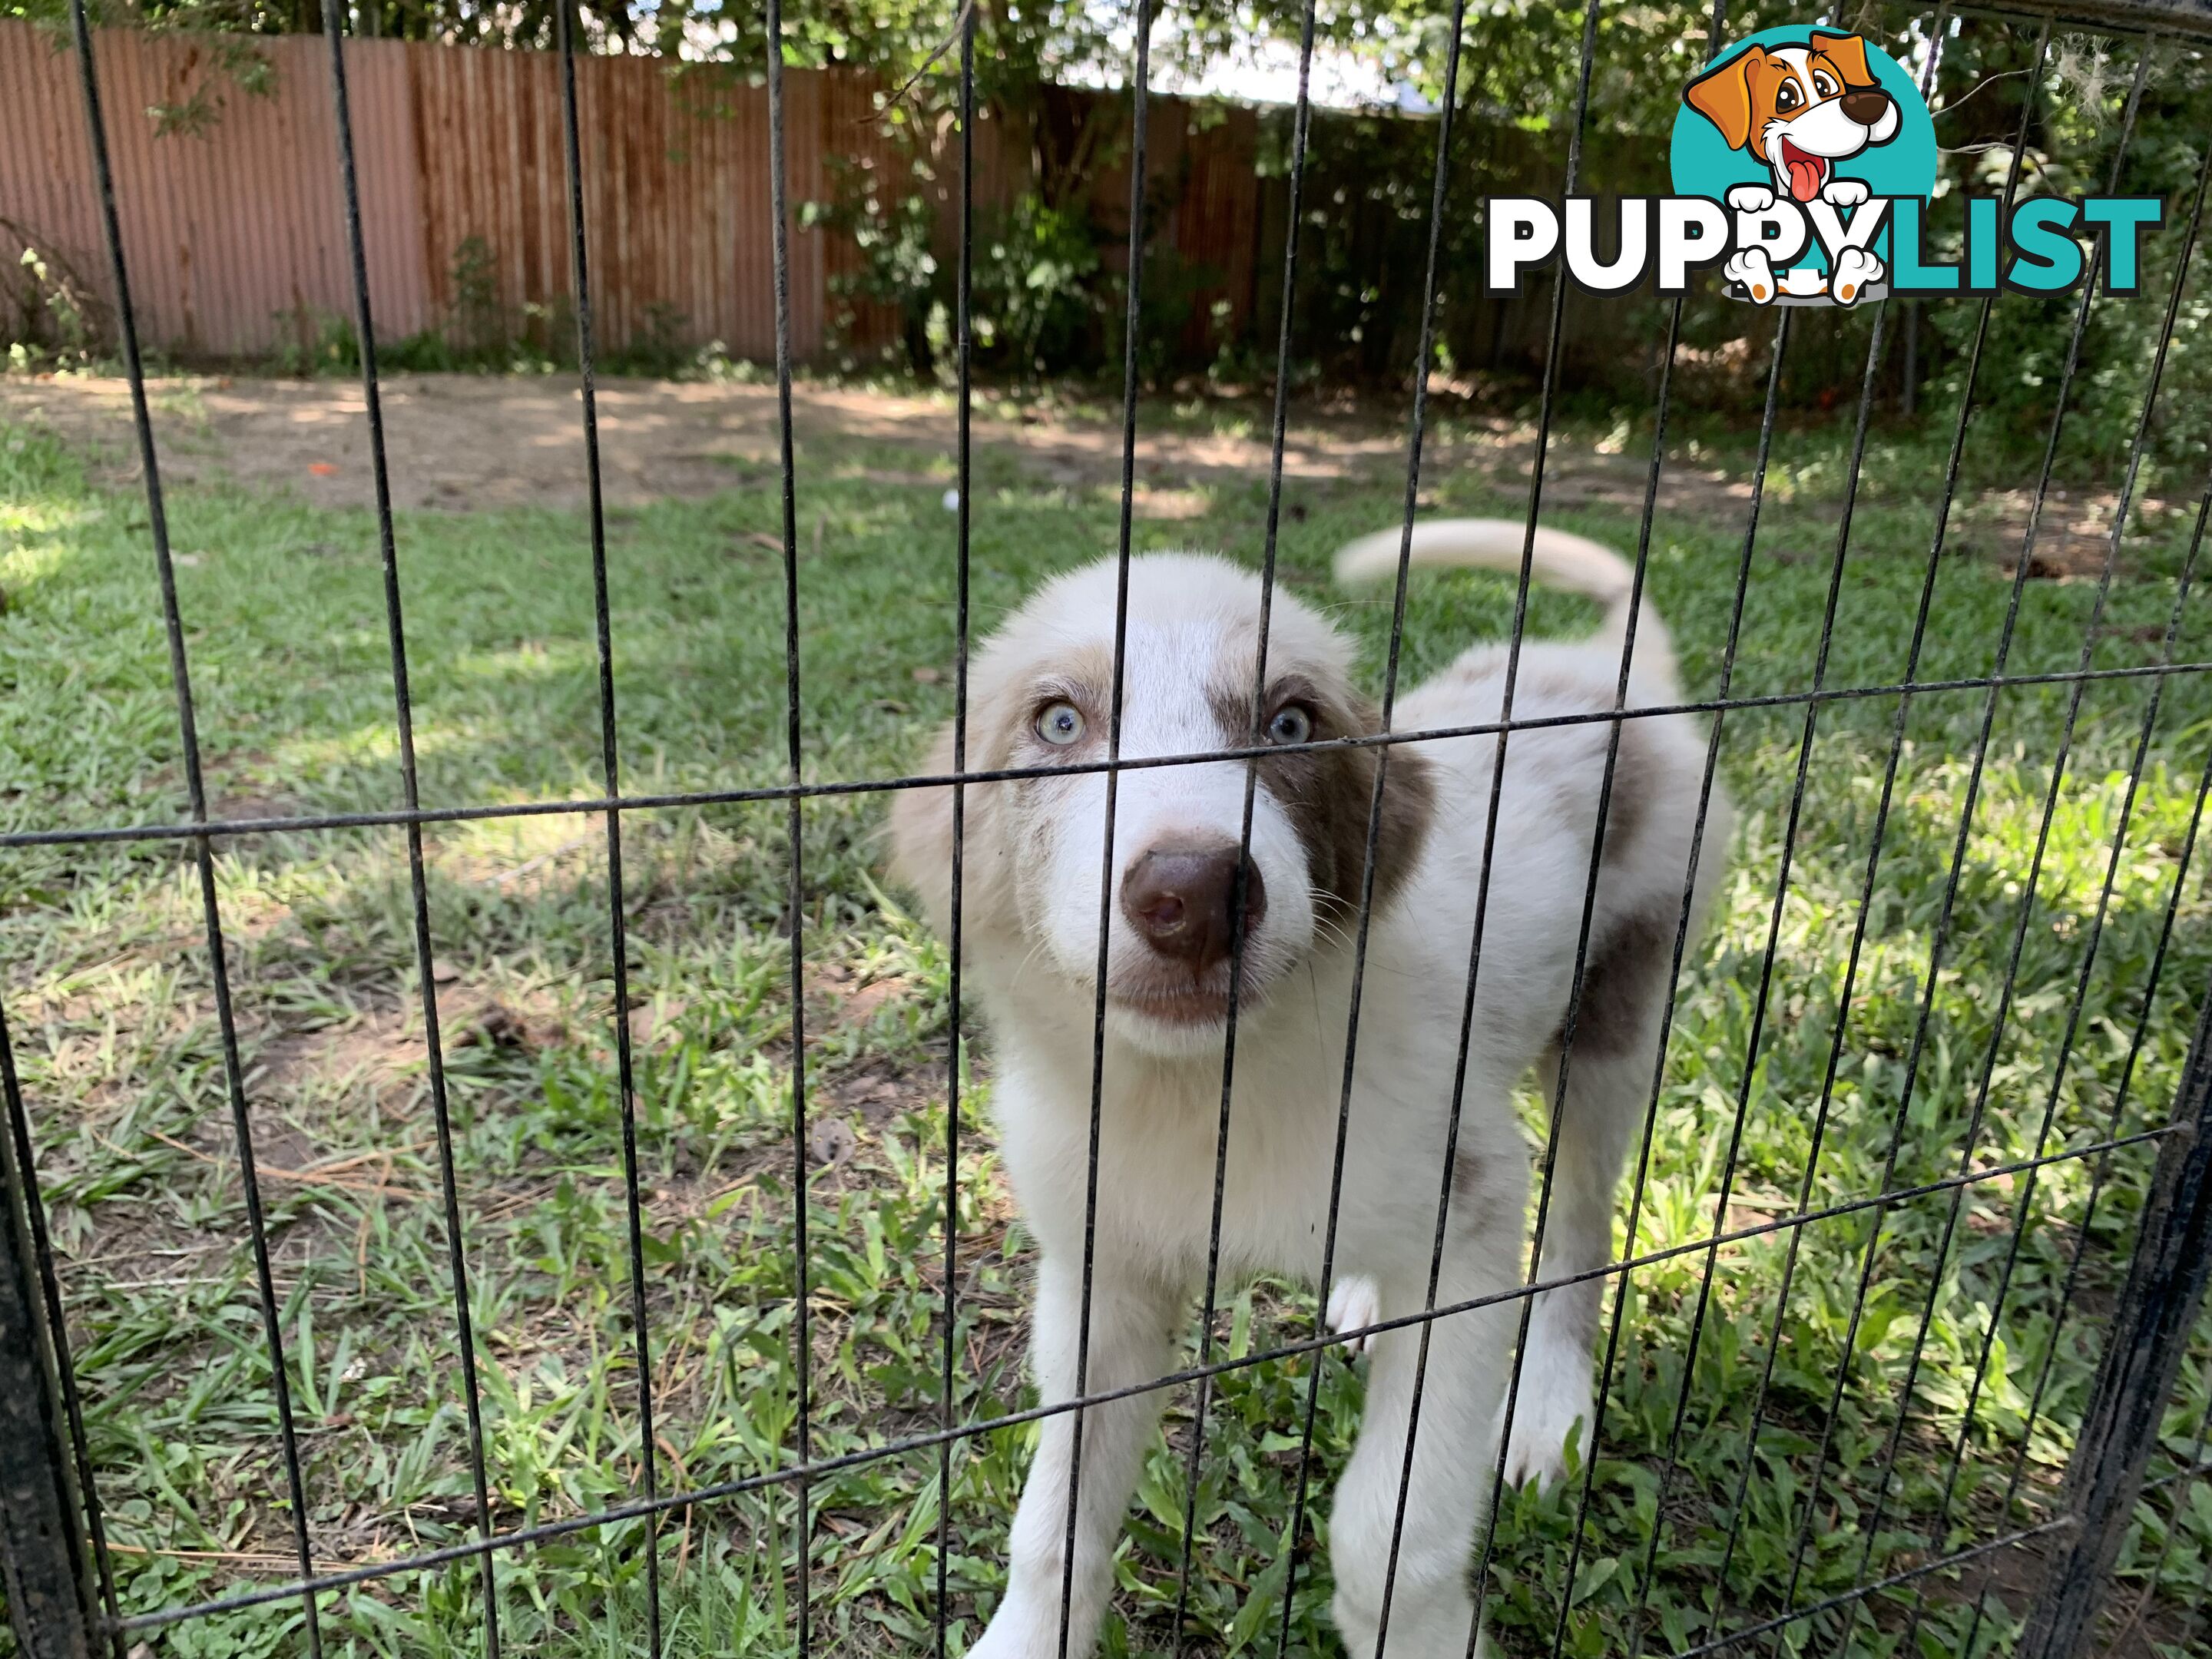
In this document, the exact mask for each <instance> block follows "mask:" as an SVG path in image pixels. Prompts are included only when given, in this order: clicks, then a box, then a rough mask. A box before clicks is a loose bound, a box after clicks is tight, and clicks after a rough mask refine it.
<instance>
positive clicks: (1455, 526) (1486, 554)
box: [1336, 519, 1675, 696]
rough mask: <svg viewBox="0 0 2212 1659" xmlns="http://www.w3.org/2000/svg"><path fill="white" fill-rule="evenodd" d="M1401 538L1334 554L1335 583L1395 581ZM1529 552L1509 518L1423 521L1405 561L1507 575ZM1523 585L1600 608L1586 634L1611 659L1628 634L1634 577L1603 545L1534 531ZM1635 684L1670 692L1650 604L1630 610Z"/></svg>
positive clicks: (1391, 535)
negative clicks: (1599, 618) (1607, 649)
mask: <svg viewBox="0 0 2212 1659" xmlns="http://www.w3.org/2000/svg"><path fill="white" fill-rule="evenodd" d="M1403 538H1404V532H1402V531H1397V530H1378V531H1376V532H1375V533H1374V534H1373V535H1371V536H1362V537H1361V538H1359V539H1358V541H1356V542H1348V543H1346V544H1345V545H1344V546H1343V547H1341V548H1340V549H1339V550H1337V555H1336V579H1337V580H1339V581H1340V582H1346V583H1351V582H1358V581H1368V580H1373V579H1375V578H1377V577H1381V576H1389V575H1393V574H1395V573H1396V571H1397V568H1398V551H1399V549H1400V548H1401V546H1402V545H1404V539H1403ZM1526 548H1529V542H1528V526H1526V525H1524V524H1521V523H1518V522H1516V521H1515V520H1510V519H1429V520H1424V521H1422V522H1421V523H1419V524H1417V525H1415V526H1413V551H1412V555H1411V558H1410V561H1409V562H1411V563H1412V564H1413V565H1415V566H1425V567H1439V566H1441V567H1459V568H1467V569H1473V570H1496V571H1499V572H1502V573H1503V574H1506V575H1509V576H1517V575H1519V574H1521V557H1522V550H1523V549H1526ZM1528 574H1529V579H1530V580H1532V581H1536V582H1541V583H1542V584H1543V585H1544V586H1546V587H1556V588H1559V589H1560V590H1562V591H1563V592H1569V593H1580V594H1582V595H1583V596H1584V597H1585V598H1587V599H1595V600H1596V601H1597V602H1598V603H1599V604H1600V605H1603V606H1604V607H1605V620H1604V621H1603V622H1601V623H1599V624H1598V631H1597V632H1596V633H1595V635H1592V636H1591V638H1592V642H1593V643H1594V644H1610V646H1611V647H1612V648H1613V652H1614V653H1615V654H1616V655H1617V654H1618V653H1619V652H1620V648H1621V646H1622V644H1623V642H1624V641H1626V638H1627V635H1628V617H1629V613H1630V610H1631V605H1630V598H1631V596H1632V594H1633V593H1634V592H1635V586H1636V572H1635V570H1634V568H1632V566H1631V565H1630V564H1629V562H1628V561H1627V560H1626V559H1624V558H1622V557H1621V556H1620V554H1618V553H1616V552H1614V551H1613V550H1612V549H1611V548H1609V547H1607V546H1605V545H1604V544H1602V543H1599V542H1594V541H1592V540H1590V539H1589V538H1588V537H1586V536H1577V535H1574V534H1572V533H1571V532H1567V531H1565V530H1549V529H1546V528H1543V527H1541V526H1539V527H1538V529H1537V531H1536V538H1535V543H1534V547H1533V549H1530V550H1529V566H1528ZM1633 608H1634V611H1635V613H1636V660H1635V663H1634V670H1635V674H1636V678H1638V680H1640V681H1643V682H1644V683H1645V684H1649V685H1652V686H1653V687H1654V689H1660V688H1663V689H1664V690H1665V692H1666V694H1667V695H1668V696H1673V695H1674V690H1675V678H1674V640H1673V638H1672V636H1670V635H1668V632H1667V625H1666V623H1662V622H1661V621H1660V620H1659V613H1658V612H1657V611H1655V610H1653V609H1652V608H1651V602H1650V599H1644V600H1643V601H1642V602H1641V603H1640V604H1638V605H1635V606H1634V607H1633Z"/></svg>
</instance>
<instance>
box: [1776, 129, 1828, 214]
mask: <svg viewBox="0 0 2212 1659" xmlns="http://www.w3.org/2000/svg"><path fill="white" fill-rule="evenodd" d="M1782 165H1783V166H1784V167H1787V168H1788V169H1789V170H1790V194H1791V195H1792V196H1794V197H1796V198H1797V199H1798V200H1799V201H1801V202H1809V201H1811V200H1812V199H1813V198H1814V197H1816V196H1818V195H1819V194H1820V180H1821V179H1823V178H1824V177H1826V174H1827V171H1828V163H1827V161H1826V159H1825V158H1823V157H1821V156H1818V155H1807V154H1806V153H1805V152H1804V151H1803V150H1802V149H1798V148H1797V146H1796V145H1795V144H1793V143H1790V141H1789V140H1788V139H1787V138H1785V139H1784V140H1783V141H1782Z"/></svg>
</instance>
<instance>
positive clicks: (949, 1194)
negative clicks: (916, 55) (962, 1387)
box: [936, 5, 975, 1659]
mask: <svg viewBox="0 0 2212 1659" xmlns="http://www.w3.org/2000/svg"><path fill="white" fill-rule="evenodd" d="M958 27H959V31H960V265H959V270H958V272H957V276H956V278H955V282H956V283H957V289H956V292H955V294H954V296H953V307H954V327H955V330H956V345H957V350H958V353H959V369H958V373H959V390H958V393H957V396H958V399H959V402H958V406H957V414H956V416H955V420H956V423H957V435H956V447H955V451H954V460H953V489H955V490H956V491H957V492H958V501H957V503H956V511H957V519H956V520H955V522H954V526H953V564H954V568H953V577H952V582H953V599H952V641H953V643H952V770H953V773H954V775H956V776H957V775H959V774H961V773H963V772H965V771H966V770H967V769H968V600H969V592H968V588H969V556H970V550H969V531H970V528H971V526H972V522H973V520H972V519H971V518H970V513H972V511H973V503H972V501H971V500H970V496H971V493H972V492H971V489H970V474H971V470H972V462H973V459H974V457H973V453H972V447H973V439H974V431H973V427H974V424H975V333H974V320H975V319H974V318H973V316H972V314H971V312H972V307H973V302H974V298H975V7H974V6H973V5H963V6H962V8H961V9H960V17H959V23H958ZM967 841H968V789H967V786H966V785H964V784H958V783H956V784H954V785H953V786H952V871H951V877H952V882H951V915H950V916H949V917H948V918H947V921H948V923H949V925H948V927H947V929H946V931H947V933H948V934H949V935H950V937H948V938H947V939H946V940H945V951H946V953H947V959H946V963H945V981H946V983H945V1000H946V1004H947V1012H946V1014H945V1032H946V1036H945V1293H944V1297H943V1299H942V1306H941V1309H940V1310H939V1317H940V1318H941V1319H942V1320H943V1321H944V1323H945V1352H944V1357H943V1365H942V1370H941V1374H940V1376H939V1387H940V1388H941V1389H942V1390H943V1392H944V1409H943V1412H942V1413H941V1414H940V1417H939V1421H940V1422H941V1423H942V1424H943V1425H944V1427H945V1436H946V1437H945V1439H944V1440H943V1441H942V1442H940V1443H939V1445H938V1449H937V1564H936V1565H937V1619H936V1624H937V1659H945V1621H946V1620H947V1619H949V1618H950V1617H951V1601H950V1598H949V1596H948V1595H947V1586H946V1575H947V1572H948V1571H949V1570H950V1565H951V1559H952V1440H951V1432H952V1428H953V1425H954V1424H955V1423H957V1421H958V1420H959V1415H960V1409H959V1407H960V1402H959V1395H958V1393H957V1389H956V1388H955V1386H954V1383H955V1372H956V1370H957V1361H958V1355H959V1334H958V1330H957V1324H958V1319H957V1316H958V1313H959V1271H960V1073H961V1058H962V1054H963V1047H962V1041H961V1027H960V991H961V985H960V967H961V959H960V958H961V931H960V930H961V921H962V916H961V896H962V889H963V884H964V877H965V875H966V873H967V870H966V861H967Z"/></svg>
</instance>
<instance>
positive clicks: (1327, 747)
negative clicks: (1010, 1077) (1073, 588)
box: [0, 659, 2212, 849]
mask: <svg viewBox="0 0 2212 1659" xmlns="http://www.w3.org/2000/svg"><path fill="white" fill-rule="evenodd" d="M2207 673H2212V659H2191V660H2190V661H2187V662H2175V663H2136V664H2130V665H2126V666H2124V667H2115V668H2093V669H2088V670H2086V671H2084V670H2079V669H2052V670H2051V671H2047V672H2037V673H2029V674H1966V675H1960V676H1958V677H1956V678H1948V679H1940V680H1917V681H1905V680H1898V681H1885V682H1884V683H1882V684H1878V685H1844V686H1831V687H1826V688H1824V689H1822V690H1818V691H1814V690H1803V691H1773V692H1762V693H1759V694H1758V695H1756V696H1741V697H1715V698H1709V699H1705V700H1704V701H1699V702H1688V701H1686V702H1670V703H1648V704H1644V703H1639V704H1638V705H1637V707H1635V708H1623V709H1619V710H1604V709H1601V710H1595V711H1591V712H1586V713H1578V714H1531V715H1527V716H1522V717H1517V718H1516V719H1513V720H1474V721H1470V722H1468V723H1467V724H1465V725H1460V726H1424V727H1421V728H1419V729H1408V730H1406V731H1402V732H1366V733H1362V734H1361V735H1359V736H1357V737H1348V738H1320V739H1317V740H1316V741H1313V742H1310V743H1285V744H1247V745H1242V746H1237V747H1231V748H1226V749H1204V750H1192V751H1189V752H1188V753H1184V754H1179V755H1132V756H1124V757H1121V758H1119V759H1115V760H1113V761H1103V760H1100V761H1060V762H1052V763H1047V764H1045V765H1042V766H1027V767H1014V766H1006V767H994V768H981V769H969V770H967V771H964V772H915V773H907V774H902V775H897V776H893V777H880V778H860V779H854V780H851V781H843V780H840V781H829V782H816V783H781V784H762V785H759V786H757V787H745V788H739V789H690V790H672V791H670V792H667V793H659V794H636V795H621V796H611V795H580V796H573V797H570V798H568V799H563V800H523V801H501V802H497V803H495V804H487V805H479V806H418V807H414V808H404V807H400V808H392V809H389V810H386V811H362V812H302V813H298V814H295V815H289V816H286V817H237V818H210V819H209V820H208V821H207V822H206V823H142V824H132V825H128V826H116V827H110V828H100V827H92V828H87V829H15V830H9V831H8V832H6V833H4V834H0V849H5V848H16V847H75V846H96V845H99V844H100V843H103V842H155V841H189V840H196V839H197V838H198V837H200V836H212V837H217V838H220V837H222V836H276V835H306V834H310V833H313V832H316V831H320V830H328V829H404V828H406V827H407V826H409V825H410V824H432V823H486V822H489V821H493V820H496V819H500V818H529V817H564V816H566V817H580V816H593V815H597V814H599V813H603V812H608V811H616V812H650V811H668V810H671V809H678V808H683V807H688V806H746V805H764V804H766V803H769V802H771V801H788V800H793V799H799V800H819V799H832V798H836V797H840V796H848V795H880V794H891V793H897V792H899V791H901V790H907V789H951V788H955V787H969V788H972V787H975V786H976V785H978V784H986V783H1016V782H1019V781H1022V780H1024V779H1027V778H1056V777H1087V776H1093V775H1099V774H1103V773H1126V772H1146V771H1158V770H1159V769H1162V768H1166V767H1178V766H1212V765H1217V764H1218V763H1220V762H1223V761H1234V760H1262V759H1271V758H1274V757H1281V756H1287V755H1322V754H1329V753H1333V752H1335V751H1338V750H1346V749H1354V750H1356V749H1387V748H1395V747H1398V746H1400V745H1402V744H1422V743H1441V742H1443V741H1445V740H1447V739H1449V738H1488V737H1496V736H1497V735H1498V734H1499V733H1500V732H1551V731H1559V730H1561V729H1563V728H1565V727H1570V726H1603V725H1607V724H1618V723H1620V722H1621V721H1626V720H1665V719H1668V718H1669V717H1672V716H1676V715H1681V714H1729V713H1732V712H1734V711H1736V710H1740V709H1753V708H1802V707H1803V706H1804V705H1805V704H1807V703H1832V702H1865V701H1867V700H1869V699H1870V698H1879V697H1925V696H1939V695H1942V694H1943V693H1947V692H1955V691H1984V692H1988V691H2008V690H2014V689H2015V688H2021V687H2033V686H2041V685H2072V684H2076V683H2087V684H2097V683H2100V682H2102V681H2107V680H2141V679H2171V678H2176V677H2178V676H2192V675H2198V674H2207Z"/></svg>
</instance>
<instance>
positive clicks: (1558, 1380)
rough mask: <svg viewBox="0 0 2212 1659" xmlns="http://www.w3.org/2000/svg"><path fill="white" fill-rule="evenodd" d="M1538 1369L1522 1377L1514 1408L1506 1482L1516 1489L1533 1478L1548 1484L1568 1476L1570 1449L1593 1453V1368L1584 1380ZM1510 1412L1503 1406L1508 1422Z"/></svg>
mask: <svg viewBox="0 0 2212 1659" xmlns="http://www.w3.org/2000/svg"><path fill="white" fill-rule="evenodd" d="M1545 1372H1546V1368H1544V1367H1541V1366H1536V1365H1532V1366H1530V1367H1529V1369H1528V1370H1527V1371H1526V1372H1525V1373H1524V1374H1523V1375H1522V1378H1521V1392H1520V1395H1519V1397H1518V1398H1517V1399H1516V1401H1515V1402H1514V1406H1513V1429H1512V1432H1511V1434H1510V1435H1509V1436H1508V1437H1507V1439H1506V1445H1505V1478H1506V1479H1507V1480H1510V1481H1511V1482H1512V1483H1513V1484H1514V1485H1515V1486H1527V1485H1528V1483H1529V1482H1530V1481H1531V1480H1534V1481H1535V1482H1536V1483H1537V1484H1538V1485H1540V1486H1550V1485H1551V1484H1552V1483H1553V1481H1555V1480H1561V1479H1563V1478H1565V1474H1566V1473H1567V1447H1568V1445H1569V1443H1570V1442H1572V1443H1573V1444H1574V1445H1575V1446H1577V1448H1578V1449H1579V1451H1580V1455H1583V1456H1588V1455H1589V1420H1590V1417H1591V1415H1592V1413H1593V1412H1594V1411H1595V1402H1594V1401H1592V1400H1591V1398H1590V1385H1589V1376H1588V1373H1587V1370H1584V1372H1583V1375H1582V1376H1578V1377H1576V1378H1573V1379H1569V1378H1567V1377H1565V1376H1547V1375H1546V1374H1545ZM1504 1413H1505V1408H1504V1406H1503V1405H1502V1404H1501V1405H1500V1406H1499V1407H1498V1416H1499V1419H1500V1420H1501V1422H1502V1420H1503V1419H1504Z"/></svg>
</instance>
